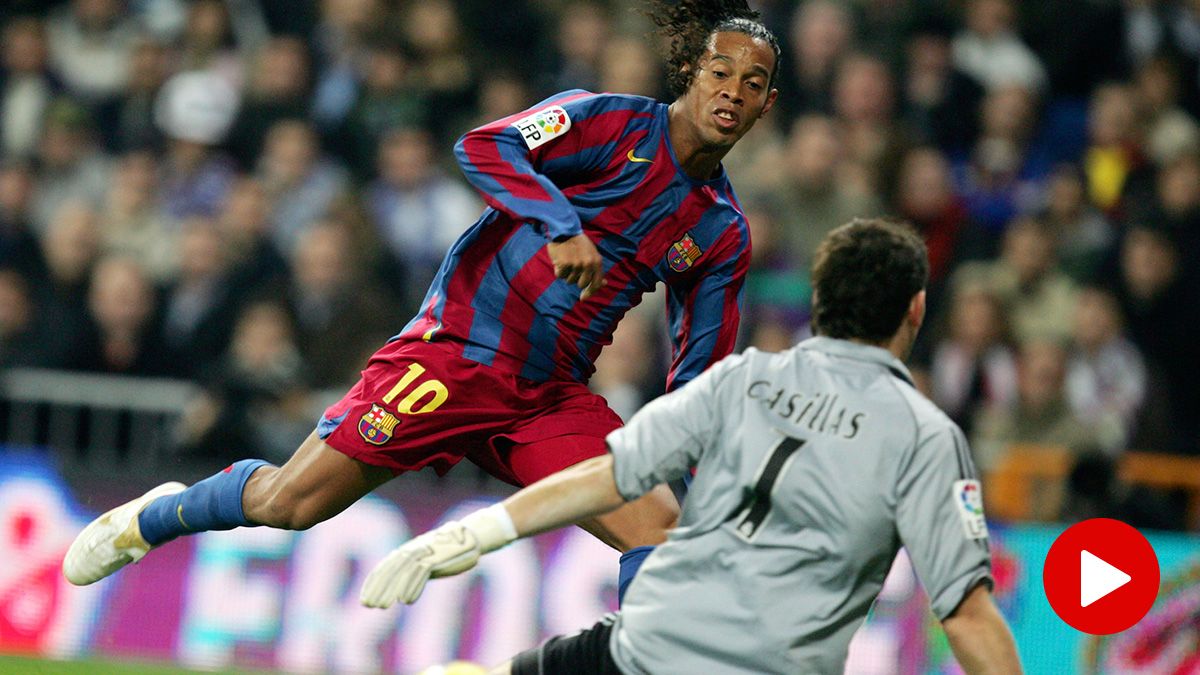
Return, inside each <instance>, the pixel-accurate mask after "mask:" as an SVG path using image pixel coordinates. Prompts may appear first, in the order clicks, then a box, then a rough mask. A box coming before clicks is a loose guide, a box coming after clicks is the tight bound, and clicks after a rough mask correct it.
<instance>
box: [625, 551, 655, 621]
mask: <svg viewBox="0 0 1200 675" xmlns="http://www.w3.org/2000/svg"><path fill="white" fill-rule="evenodd" d="M653 550H654V547H653V546H635V547H633V548H631V549H629V550H628V551H626V552H625V553H623V554H621V572H620V575H619V576H618V577H617V605H618V606H620V604H621V603H622V602H624V601H625V589H627V588H629V584H630V583H632V582H633V577H634V576H636V575H637V571H638V570H639V569H641V567H642V563H643V562H645V561H646V556H648V555H650V552H651V551H653Z"/></svg>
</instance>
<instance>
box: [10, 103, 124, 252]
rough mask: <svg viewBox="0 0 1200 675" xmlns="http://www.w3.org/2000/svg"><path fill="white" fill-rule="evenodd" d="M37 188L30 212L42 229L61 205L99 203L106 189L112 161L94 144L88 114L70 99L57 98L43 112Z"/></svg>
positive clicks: (36, 225) (35, 224) (37, 163)
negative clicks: (85, 202)
mask: <svg viewBox="0 0 1200 675" xmlns="http://www.w3.org/2000/svg"><path fill="white" fill-rule="evenodd" d="M36 166H37V189H36V190H35V191H34V196H33V203H32V205H31V208H30V213H31V215H32V217H33V224H34V226H35V227H36V228H38V230H44V229H45V226H46V223H47V222H49V220H50V218H51V217H53V216H54V214H55V213H56V212H57V211H58V209H59V207H61V206H62V205H63V204H64V203H66V202H68V201H74V200H84V201H87V202H88V203H89V204H99V203H100V202H101V201H102V200H103V199H104V193H105V191H106V190H107V189H108V175H109V171H110V170H111V162H110V160H109V159H108V157H106V156H105V155H104V152H103V149H102V148H100V147H99V145H98V144H97V143H96V138H95V133H94V129H93V127H92V122H91V119H89V117H88V113H87V111H86V110H85V109H84V108H83V107H82V106H80V105H78V104H76V103H74V102H72V101H70V100H69V99H57V100H56V101H55V102H54V103H52V104H51V106H50V108H49V109H48V110H47V111H46V117H45V119H44V120H43V127H42V135H41V137H40V139H39V140H38V152H37V162H36Z"/></svg>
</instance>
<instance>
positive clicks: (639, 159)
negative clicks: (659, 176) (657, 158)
mask: <svg viewBox="0 0 1200 675" xmlns="http://www.w3.org/2000/svg"><path fill="white" fill-rule="evenodd" d="M625 156H626V157H628V158H629V161H631V162H633V163H635V164H636V163H638V162H645V163H647V164H653V163H654V160H652V159H645V158H643V157H634V156H633V150H630V151H629V154H628V155H625Z"/></svg>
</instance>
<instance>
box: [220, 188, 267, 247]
mask: <svg viewBox="0 0 1200 675" xmlns="http://www.w3.org/2000/svg"><path fill="white" fill-rule="evenodd" d="M268 209H269V204H268V202H267V195H266V192H265V191H264V190H263V187H262V184H261V183H259V182H258V181H257V180H254V179H253V178H243V179H241V180H239V181H238V182H236V183H234V185H233V188H232V189H231V190H230V191H229V196H228V197H226V198H225V205H224V208H222V210H221V219H220V225H221V230H222V232H223V234H224V235H225V236H226V237H228V238H229V239H230V240H231V243H232V244H233V245H234V248H235V250H236V248H237V247H238V245H245V244H247V243H249V242H251V241H253V240H256V239H259V238H260V237H262V236H263V234H264V233H265V232H266V230H267V212H268Z"/></svg>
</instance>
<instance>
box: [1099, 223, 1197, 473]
mask: <svg viewBox="0 0 1200 675" xmlns="http://www.w3.org/2000/svg"><path fill="white" fill-rule="evenodd" d="M1177 237H1178V234H1177V233H1176V232H1174V231H1172V230H1170V229H1167V228H1164V227H1162V226H1161V225H1155V224H1146V223H1138V222H1135V223H1133V224H1132V225H1131V227H1130V228H1129V230H1128V231H1127V232H1126V234H1125V237H1124V239H1123V240H1122V243H1121V251H1120V268H1119V272H1118V274H1117V275H1115V276H1117V282H1116V284H1117V289H1116V293H1117V298H1118V299H1119V300H1120V303H1121V310H1122V314H1124V315H1125V317H1126V318H1127V326H1128V329H1129V335H1130V338H1131V339H1132V340H1133V343H1134V344H1135V345H1137V347H1138V349H1139V350H1141V352H1142V354H1143V355H1144V356H1145V357H1146V359H1147V360H1148V361H1149V362H1150V364H1151V367H1152V368H1154V369H1156V370H1159V371H1160V372H1161V373H1162V375H1163V384H1164V386H1165V388H1166V392H1165V394H1166V400H1167V401H1169V404H1168V406H1169V413H1168V415H1167V419H1168V423H1167V425H1166V428H1167V432H1168V433H1169V434H1170V437H1169V438H1167V439H1164V440H1163V441H1162V443H1163V445H1162V447H1161V448H1160V449H1162V450H1168V451H1171V452H1179V453H1185V454H1200V416H1197V415H1196V411H1197V410H1200V352H1198V351H1197V350H1196V344H1197V340H1198V333H1197V328H1196V323H1195V321H1194V320H1193V318H1194V316H1193V315H1194V313H1195V308H1196V307H1198V306H1200V298H1197V294H1196V290H1195V286H1194V285H1193V284H1191V283H1190V282H1188V281H1187V277H1186V276H1185V271H1184V269H1183V268H1182V267H1181V259H1180V255H1181V254H1180V251H1179V247H1178V243H1177Z"/></svg>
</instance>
